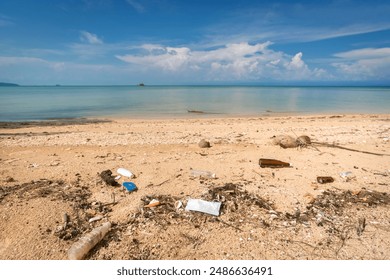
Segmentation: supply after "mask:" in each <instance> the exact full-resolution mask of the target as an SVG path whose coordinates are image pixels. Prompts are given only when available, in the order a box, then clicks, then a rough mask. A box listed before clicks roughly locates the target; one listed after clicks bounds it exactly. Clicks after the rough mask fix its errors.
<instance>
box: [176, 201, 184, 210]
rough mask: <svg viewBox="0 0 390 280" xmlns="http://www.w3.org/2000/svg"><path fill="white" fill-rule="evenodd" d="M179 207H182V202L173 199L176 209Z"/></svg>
mask: <svg viewBox="0 0 390 280" xmlns="http://www.w3.org/2000/svg"><path fill="white" fill-rule="evenodd" d="M181 207H183V202H181V200H178V201H175V208H176V210H179V209H180V208H181Z"/></svg>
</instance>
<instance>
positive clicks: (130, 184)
mask: <svg viewBox="0 0 390 280" xmlns="http://www.w3.org/2000/svg"><path fill="white" fill-rule="evenodd" d="M123 186H124V187H125V189H126V190H128V191H129V192H132V191H136V190H137V186H136V185H135V184H134V183H133V182H123Z"/></svg>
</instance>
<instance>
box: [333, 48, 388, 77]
mask: <svg viewBox="0 0 390 280" xmlns="http://www.w3.org/2000/svg"><path fill="white" fill-rule="evenodd" d="M334 56H335V57H337V58H339V61H338V62H334V63H333V64H332V65H333V66H334V67H335V68H336V69H337V71H338V72H339V73H340V74H341V75H343V76H344V77H345V78H346V79H351V80H361V79H374V80H379V79H383V78H384V79H388V78H389V77H390V48H376V49H375V48H364V49H356V50H351V51H347V52H342V53H336V54H335V55H334Z"/></svg>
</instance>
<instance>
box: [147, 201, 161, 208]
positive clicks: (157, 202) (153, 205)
mask: <svg viewBox="0 0 390 280" xmlns="http://www.w3.org/2000/svg"><path fill="white" fill-rule="evenodd" d="M160 204H161V203H160V201H158V200H157V199H152V200H151V201H150V202H149V204H148V205H145V206H144V207H147V208H151V207H156V206H159V205H160Z"/></svg>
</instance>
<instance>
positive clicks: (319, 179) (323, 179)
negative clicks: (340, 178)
mask: <svg viewBox="0 0 390 280" xmlns="http://www.w3.org/2000/svg"><path fill="white" fill-rule="evenodd" d="M317 182H318V183H320V184H326V183H333V182H334V179H333V177H331V176H318V177H317Z"/></svg>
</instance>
